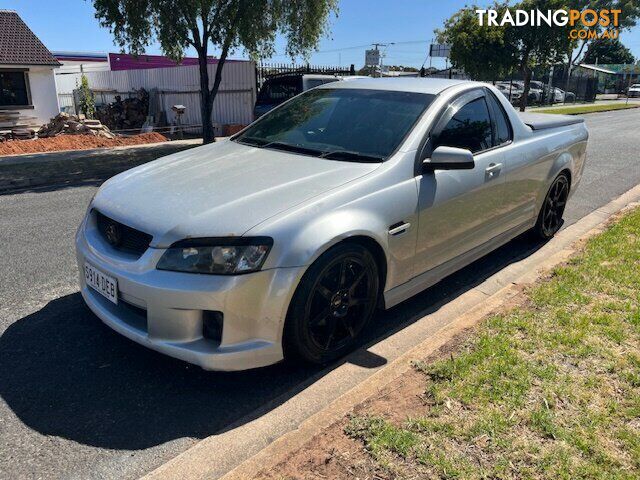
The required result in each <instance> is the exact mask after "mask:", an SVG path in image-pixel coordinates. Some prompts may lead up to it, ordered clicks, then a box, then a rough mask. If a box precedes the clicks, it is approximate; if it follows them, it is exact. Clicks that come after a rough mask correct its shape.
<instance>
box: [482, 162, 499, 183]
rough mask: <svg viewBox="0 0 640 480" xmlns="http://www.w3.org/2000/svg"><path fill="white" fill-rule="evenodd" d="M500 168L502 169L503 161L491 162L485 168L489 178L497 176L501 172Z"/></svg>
mask: <svg viewBox="0 0 640 480" xmlns="http://www.w3.org/2000/svg"><path fill="white" fill-rule="evenodd" d="M500 170H502V164H501V163H490V164H489V166H488V167H487V168H485V170H484V172H485V175H486V178H487V180H491V179H492V178H495V177H497V176H498V175H499V174H500Z"/></svg>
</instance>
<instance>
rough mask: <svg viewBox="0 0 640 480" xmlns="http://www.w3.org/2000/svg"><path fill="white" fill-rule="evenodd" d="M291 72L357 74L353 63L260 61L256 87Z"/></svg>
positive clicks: (257, 66)
mask: <svg viewBox="0 0 640 480" xmlns="http://www.w3.org/2000/svg"><path fill="white" fill-rule="evenodd" d="M290 73H303V74H304V73H307V74H313V73H315V74H321V75H355V74H356V69H355V66H354V65H353V64H351V66H350V67H338V66H326V65H324V66H319V65H309V64H308V63H307V64H303V65H300V64H299V65H296V64H293V63H291V64H287V63H262V62H261V63H259V64H257V65H256V88H257V89H258V90H260V87H261V86H262V84H263V83H264V81H265V80H266V79H267V78H269V77H273V76H275V75H284V74H290Z"/></svg>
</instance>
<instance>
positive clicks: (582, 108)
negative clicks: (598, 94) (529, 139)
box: [531, 103, 640, 115]
mask: <svg viewBox="0 0 640 480" xmlns="http://www.w3.org/2000/svg"><path fill="white" fill-rule="evenodd" d="M639 106H640V105H638V104H634V103H630V104H628V105H627V104H626V103H609V104H597V105H576V106H572V107H558V108H541V109H534V110H531V112H534V113H556V114H562V115H581V114H583V113H594V112H608V111H611V110H625V109H627V108H638V107H639Z"/></svg>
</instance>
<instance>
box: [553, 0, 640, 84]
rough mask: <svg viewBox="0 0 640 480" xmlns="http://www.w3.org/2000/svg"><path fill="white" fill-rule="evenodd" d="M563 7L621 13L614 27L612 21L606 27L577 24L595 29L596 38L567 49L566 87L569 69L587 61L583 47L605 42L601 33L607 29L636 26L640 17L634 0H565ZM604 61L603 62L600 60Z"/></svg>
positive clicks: (610, 31) (637, 5) (564, 79)
mask: <svg viewBox="0 0 640 480" xmlns="http://www.w3.org/2000/svg"><path fill="white" fill-rule="evenodd" d="M566 3H567V5H566V7H565V8H567V9H574V10H579V11H584V10H586V9H592V10H596V11H598V10H601V9H608V10H614V9H616V10H621V11H622V13H621V14H620V15H619V16H618V20H619V25H618V26H617V27H616V26H614V25H613V23H611V24H609V25H608V26H607V27H603V26H601V25H600V24H596V25H594V26H591V27H585V26H579V25H578V26H577V28H583V29H588V30H595V31H596V32H597V37H598V38H592V39H589V38H587V39H584V40H580V41H578V44H577V45H572V46H571V47H570V49H569V50H568V51H567V57H568V58H567V65H566V68H565V69H564V74H563V77H564V78H563V82H564V86H565V89H566V85H567V83H568V81H569V76H570V74H571V69H572V68H573V67H574V66H576V65H579V64H580V63H587V62H585V60H584V57H583V53H584V52H585V49H586V50H587V51H588V50H589V48H590V47H592V46H595V45H597V44H599V43H602V42H606V41H607V40H608V39H607V38H606V37H604V38H602V34H603V33H604V32H605V31H607V32H609V33H613V31H614V30H618V31H624V30H629V29H631V28H633V27H635V26H636V23H637V21H638V18H640V2H638V1H636V0H567V2H566ZM600 63H604V62H600Z"/></svg>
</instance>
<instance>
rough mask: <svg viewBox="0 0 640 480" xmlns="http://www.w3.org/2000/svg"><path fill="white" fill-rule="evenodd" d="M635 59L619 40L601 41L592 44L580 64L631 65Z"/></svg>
mask: <svg viewBox="0 0 640 480" xmlns="http://www.w3.org/2000/svg"><path fill="white" fill-rule="evenodd" d="M635 60H636V59H635V57H634V56H633V54H632V53H631V50H629V49H628V48H627V47H625V46H624V45H623V44H622V42H621V41H620V40H618V39H617V38H614V39H603V40H602V41H600V42H596V43H592V44H591V45H589V48H588V49H587V53H585V55H584V59H583V60H582V63H600V64H607V63H633V62H635Z"/></svg>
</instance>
